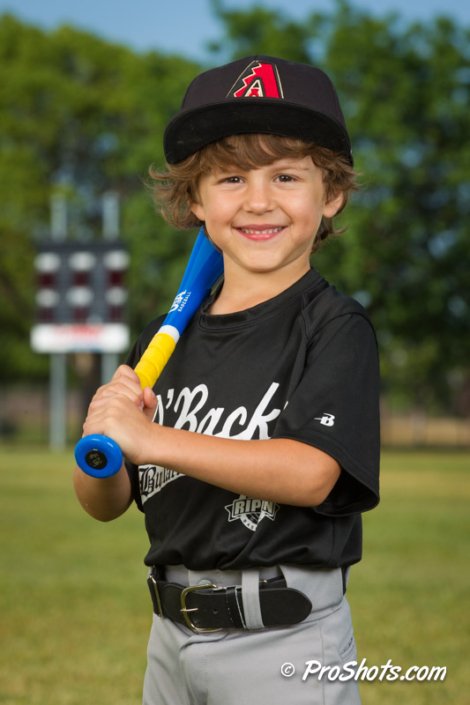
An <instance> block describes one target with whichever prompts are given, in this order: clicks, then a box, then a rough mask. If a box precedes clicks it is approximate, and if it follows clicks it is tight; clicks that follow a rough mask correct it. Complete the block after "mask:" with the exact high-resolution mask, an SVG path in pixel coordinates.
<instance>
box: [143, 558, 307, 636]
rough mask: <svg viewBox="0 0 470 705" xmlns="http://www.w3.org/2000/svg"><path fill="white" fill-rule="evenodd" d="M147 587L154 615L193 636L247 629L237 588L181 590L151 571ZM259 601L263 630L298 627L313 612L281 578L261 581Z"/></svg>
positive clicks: (211, 587) (198, 587) (208, 586)
mask: <svg viewBox="0 0 470 705" xmlns="http://www.w3.org/2000/svg"><path fill="white" fill-rule="evenodd" d="M147 583H148V586H149V589H150V595H151V597H152V602H153V609H154V612H155V614H158V615H160V616H161V617H167V618H168V619H171V620H172V621H173V622H178V623H179V624H184V625H185V626H186V627H189V629H191V630H192V631H193V632H214V631H220V630H222V629H246V628H247V627H246V625H245V615H244V611H243V601H242V592H241V586H240V585H233V586H230V587H219V586H217V585H214V584H213V583H206V584H202V585H201V584H200V585H189V586H188V587H184V586H183V585H177V584H176V583H170V582H167V581H166V580H161V579H160V577H159V576H158V572H157V570H156V569H152V571H151V573H150V575H149V577H148V580H147ZM259 601H260V607H261V616H262V619H263V624H264V626H265V627H282V626H288V625H291V624H298V623H299V622H302V621H303V620H304V619H305V618H306V617H307V616H308V615H309V614H310V612H311V611H312V603H311V602H310V600H309V599H308V597H307V596H306V595H304V594H303V593H302V592H300V591H299V590H295V589H293V588H288V587H286V582H285V580H284V578H281V577H280V578H271V579H270V580H261V581H260V584H259Z"/></svg>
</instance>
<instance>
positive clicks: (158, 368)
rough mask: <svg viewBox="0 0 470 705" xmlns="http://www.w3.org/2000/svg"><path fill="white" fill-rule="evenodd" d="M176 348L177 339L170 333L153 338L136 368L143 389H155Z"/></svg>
mask: <svg viewBox="0 0 470 705" xmlns="http://www.w3.org/2000/svg"><path fill="white" fill-rule="evenodd" d="M175 346H176V341H175V339H174V338H173V337H172V336H171V335H168V333H161V332H158V333H156V334H155V335H154V336H153V338H152V340H151V341H150V344H149V346H148V348H147V350H146V351H145V352H144V354H143V355H142V357H141V358H140V360H139V362H138V363H137V366H136V367H135V372H136V374H137V376H138V378H139V380H140V386H141V387H142V389H144V388H145V387H153V385H154V384H155V382H156V381H157V379H158V378H159V377H160V375H161V373H162V372H163V368H164V367H165V365H166V363H167V362H168V360H169V359H170V357H171V355H172V353H173V350H174V349H175Z"/></svg>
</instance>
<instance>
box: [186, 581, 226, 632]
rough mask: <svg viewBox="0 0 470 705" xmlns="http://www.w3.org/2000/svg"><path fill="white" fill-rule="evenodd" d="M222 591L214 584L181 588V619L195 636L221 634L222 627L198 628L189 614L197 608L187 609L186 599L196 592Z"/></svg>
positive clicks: (197, 608)
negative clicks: (212, 633) (210, 633)
mask: <svg viewBox="0 0 470 705" xmlns="http://www.w3.org/2000/svg"><path fill="white" fill-rule="evenodd" d="M221 589H222V590H223V588H218V587H217V585H214V583H203V584H202V585H188V587H185V588H183V590H182V591H181V609H180V612H181V613H182V614H183V619H184V621H185V623H186V626H187V627H189V629H191V631H193V632H195V634H205V633H209V632H221V631H223V630H222V627H198V626H197V625H196V624H194V622H193V621H192V619H191V616H190V613H191V612H197V611H198V610H199V607H187V606H186V598H187V596H188V595H189V594H190V593H191V592H196V591H197V590H221Z"/></svg>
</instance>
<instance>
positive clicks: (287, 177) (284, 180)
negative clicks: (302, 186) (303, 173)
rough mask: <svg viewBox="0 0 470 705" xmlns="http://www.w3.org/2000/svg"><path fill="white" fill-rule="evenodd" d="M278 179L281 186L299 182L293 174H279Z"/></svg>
mask: <svg viewBox="0 0 470 705" xmlns="http://www.w3.org/2000/svg"><path fill="white" fill-rule="evenodd" d="M276 179H277V180H278V181H280V182H281V184H289V183H291V182H293V181H297V179H296V177H295V176H293V175H292V174H279V175H278V176H277V177H276Z"/></svg>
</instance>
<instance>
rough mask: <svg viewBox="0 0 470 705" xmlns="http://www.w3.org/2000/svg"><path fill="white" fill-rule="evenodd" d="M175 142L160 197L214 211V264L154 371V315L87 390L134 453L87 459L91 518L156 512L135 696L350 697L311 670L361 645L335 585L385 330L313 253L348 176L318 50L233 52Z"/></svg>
mask: <svg viewBox="0 0 470 705" xmlns="http://www.w3.org/2000/svg"><path fill="white" fill-rule="evenodd" d="M164 144H165V155H166V159H167V167H168V168H167V171H166V172H165V173H164V174H158V173H154V174H153V176H154V178H155V183H156V187H155V188H156V192H157V196H158V199H159V201H160V203H161V204H162V210H163V213H164V214H165V215H166V217H167V218H168V219H169V220H170V221H171V222H173V223H175V224H177V225H178V226H179V227H190V226H194V225H198V224H201V223H203V224H204V226H205V229H206V232H207V234H208V236H209V237H210V238H211V239H212V240H213V242H214V243H215V245H216V246H217V247H218V248H219V249H220V250H221V251H222V253H223V257H224V280H223V282H222V284H221V285H219V287H218V289H217V290H216V291H215V292H214V293H213V294H212V295H211V297H209V299H208V300H207V301H206V302H205V303H204V304H203V306H202V307H201V309H200V311H199V312H198V313H197V314H196V316H195V317H194V319H193V321H192V322H191V323H190V325H189V326H188V328H187V330H186V331H185V333H184V335H183V336H182V338H181V340H180V342H179V343H178V346H177V348H176V350H175V352H174V354H173V356H172V358H171V359H170V361H169V363H168V365H167V367H166V368H165V370H164V372H163V374H162V375H161V377H160V379H159V380H158V383H157V384H156V386H155V390H150V389H144V390H143V391H142V390H141V389H140V386H139V383H138V380H137V377H136V375H135V374H134V372H133V370H132V367H133V366H134V365H135V364H136V363H137V361H138V359H139V357H140V355H141V354H142V352H143V350H144V349H145V347H146V345H147V344H148V342H149V341H150V339H151V337H152V336H153V333H154V332H155V331H156V329H157V328H158V326H159V324H160V322H161V319H158V320H157V321H155V322H154V323H152V324H150V326H148V328H147V329H146V330H145V331H144V332H143V334H142V335H141V337H140V338H139V340H138V342H137V344H136V346H135V348H134V350H133V351H132V353H131V355H130V357H129V366H122V367H120V368H119V369H118V371H117V372H116V374H115V376H114V377H113V379H112V381H111V382H110V383H109V384H107V385H104V386H103V387H101V388H100V389H99V390H98V392H97V394H96V395H95V397H94V399H93V401H92V403H91V405H90V409H89V413H88V416H87V419H86V421H85V424H84V432H85V434H88V433H104V434H106V435H108V436H111V437H112V438H114V439H115V440H116V441H117V442H118V443H119V445H120V446H121V448H122V449H123V451H124V454H125V456H126V458H127V463H126V464H127V468H125V467H123V468H121V471H120V472H119V473H118V474H117V475H115V476H114V477H111V478H107V479H105V480H101V479H99V480H97V479H95V478H91V477H89V476H87V475H84V474H83V473H82V472H80V471H79V470H77V471H76V473H75V487H76V492H77V495H78V498H79V500H80V502H81V503H82V504H83V506H84V508H85V509H86V510H87V511H88V512H89V513H90V514H91V515H92V516H94V517H96V518H98V519H101V520H109V519H113V518H115V517H117V516H118V515H119V514H121V513H122V512H124V511H125V510H126V509H127V507H128V506H129V505H130V503H131V501H132V499H134V500H135V501H136V503H137V504H138V506H139V507H140V509H141V510H142V511H144V513H145V517H146V526H147V531H148V534H149V538H150V549H149V552H148V554H147V556H146V559H145V562H146V564H147V565H148V566H149V568H150V576H149V587H150V590H151V595H152V600H153V605H154V612H155V616H154V622H153V627H152V632H151V636H150V641H149V649H148V667H147V672H146V677H145V683H144V700H143V702H144V704H145V705H157V704H159V705H179V704H185V705H186V704H189V703H191V704H192V703H198V704H199V703H211V704H214V703H217V705H231V704H232V703H237V704H239V703H249V704H250V705H262V704H263V703H273V704H278V703H279V704H280V703H286V702H287V703H299V705H300V704H301V703H310V704H311V703H327V704H328V705H333V704H335V705H339V704H340V703H342V704H345V705H354V704H355V703H358V702H359V696H358V693H357V685H356V683H355V682H354V680H353V679H351V678H349V679H347V678H343V679H341V680H340V679H338V678H337V679H336V680H333V679H329V678H328V677H327V676H325V675H324V676H323V678H319V677H318V676H315V675H314V674H313V673H312V671H314V670H315V668H316V666H315V667H314V666H312V664H318V665H321V666H323V667H326V669H327V670H328V668H331V667H336V668H338V667H339V668H341V667H342V666H344V665H345V664H347V663H348V662H351V661H352V660H354V659H355V642H354V636H353V631H352V625H351V618H350V614H349V607H348V603H347V601H346V599H345V597H344V592H345V589H346V582H347V573H348V570H349V567H350V566H351V565H352V564H353V563H356V562H357V561H359V560H360V558H361V512H362V511H365V510H368V509H371V508H372V507H373V506H375V505H376V504H377V502H378V463H379V421H378V387H379V380H378V361H377V348H376V341H375V336H374V333H373V330H372V327H371V325H370V322H369V321H368V319H367V316H366V314H365V312H364V311H363V309H362V308H361V307H360V306H359V304H357V303H356V302H355V301H353V300H351V299H349V298H348V297H345V296H343V295H341V294H339V293H338V292H337V291H336V290H335V289H334V288H333V287H332V286H330V285H329V284H328V283H327V282H326V281H324V280H323V279H322V278H321V277H320V276H319V275H318V273H317V272H315V270H313V269H311V266H310V254H311V252H312V251H313V250H314V249H315V248H316V246H317V243H318V241H319V240H320V239H322V238H324V237H326V236H327V235H328V234H329V233H330V232H332V231H333V225H332V218H333V217H334V216H335V215H336V214H337V213H338V212H339V211H340V210H341V209H342V208H343V207H344V205H345V203H346V200H347V196H348V193H349V191H350V190H351V189H352V188H353V185H354V172H353V169H352V158H351V150H350V142H349V137H348V134H347V131H346V127H345V124H344V119H343V116H342V113H341V109H340V107H339V103H338V100H337V97H336V94H335V91H334V88H333V86H332V85H331V83H330V81H329V79H328V78H327V77H326V76H325V74H323V73H322V72H321V71H319V70H318V69H316V68H313V67H311V66H306V65H301V64H297V63H294V62H288V61H285V60H282V59H275V58H272V57H265V56H257V57H249V58H245V59H240V60H238V61H235V62H232V63H230V64H228V65H226V66H222V67H219V68H216V69H212V70H210V71H208V72H205V73H203V74H201V75H200V76H198V77H197V78H196V79H195V80H194V81H193V82H192V84H191V85H190V87H189V88H188V91H187V93H186V96H185V98H184V101H183V107H182V110H181V112H180V113H178V114H177V115H176V116H175V118H174V119H173V120H172V121H171V122H170V123H169V125H168V127H167V129H166V132H165V139H164ZM157 400H158V403H157ZM154 417H155V421H156V423H153V418H154ZM307 662H309V664H310V666H308V665H307ZM327 670H326V671H324V673H327ZM303 675H305V678H304V679H303V678H302V676H303Z"/></svg>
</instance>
